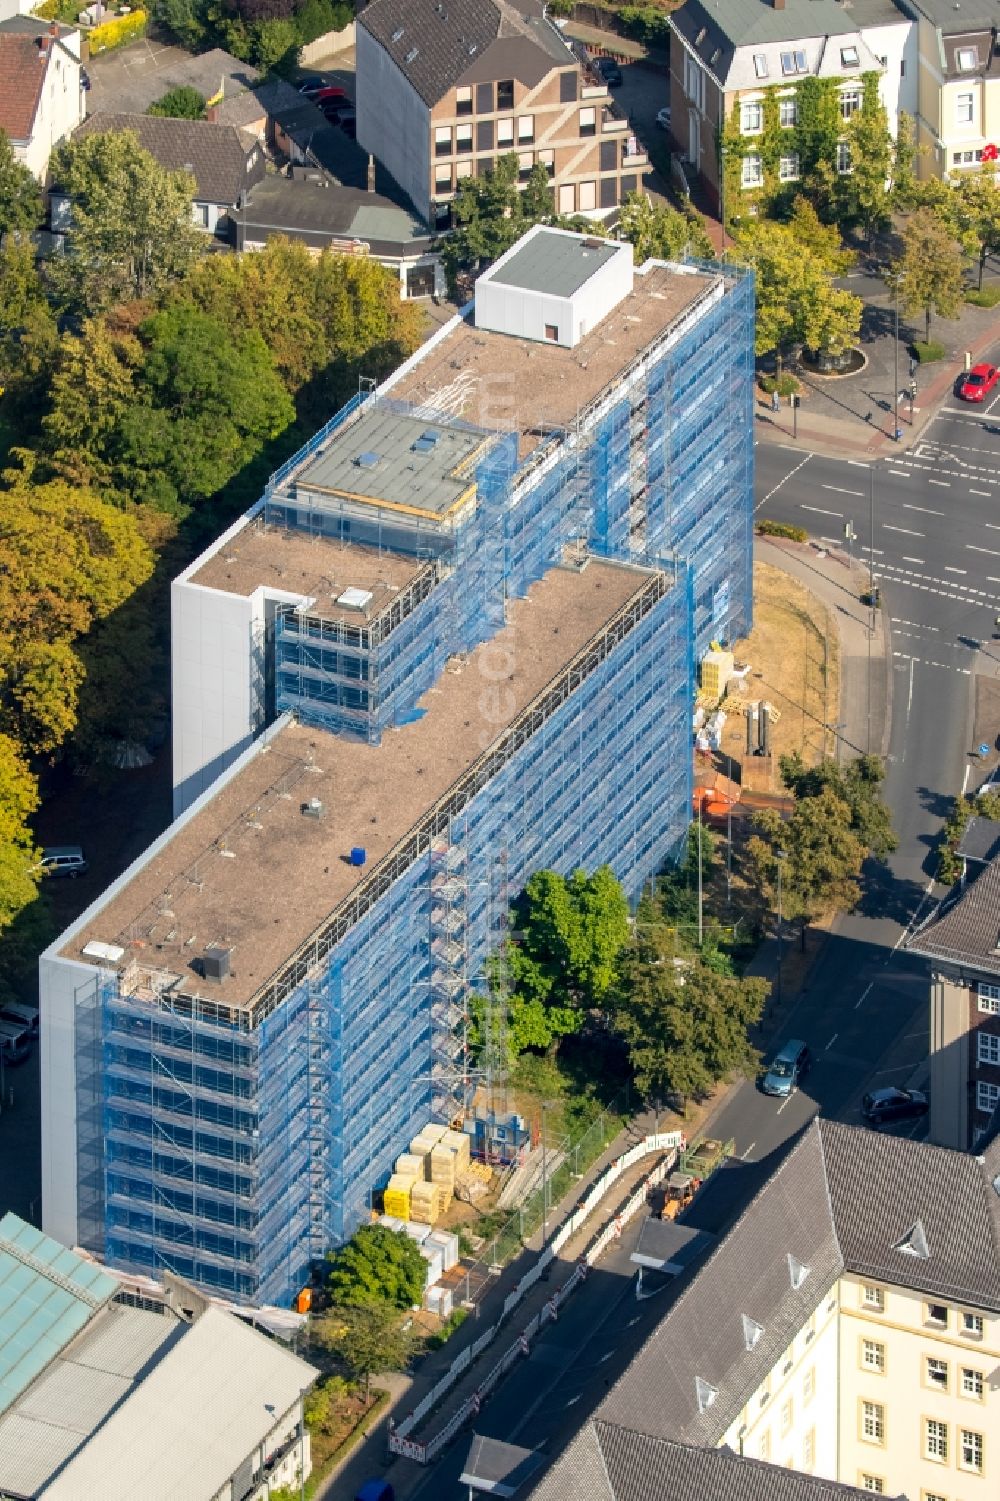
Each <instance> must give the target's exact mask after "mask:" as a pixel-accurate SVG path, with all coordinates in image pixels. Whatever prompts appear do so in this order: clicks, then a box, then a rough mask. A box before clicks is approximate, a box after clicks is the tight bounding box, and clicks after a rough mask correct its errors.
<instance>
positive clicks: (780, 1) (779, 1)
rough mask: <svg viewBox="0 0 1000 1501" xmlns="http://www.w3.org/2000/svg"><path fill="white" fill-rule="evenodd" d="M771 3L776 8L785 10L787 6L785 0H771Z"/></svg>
mask: <svg viewBox="0 0 1000 1501" xmlns="http://www.w3.org/2000/svg"><path fill="white" fill-rule="evenodd" d="M771 4H772V5H773V6H774V8H775V10H784V8H785V0H771Z"/></svg>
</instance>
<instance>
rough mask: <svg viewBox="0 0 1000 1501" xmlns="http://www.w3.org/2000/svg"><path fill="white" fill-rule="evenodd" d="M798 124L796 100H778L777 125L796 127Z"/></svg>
mask: <svg viewBox="0 0 1000 1501" xmlns="http://www.w3.org/2000/svg"><path fill="white" fill-rule="evenodd" d="M798 123H799V101H798V100H797V99H779V100H778V124H779V125H798Z"/></svg>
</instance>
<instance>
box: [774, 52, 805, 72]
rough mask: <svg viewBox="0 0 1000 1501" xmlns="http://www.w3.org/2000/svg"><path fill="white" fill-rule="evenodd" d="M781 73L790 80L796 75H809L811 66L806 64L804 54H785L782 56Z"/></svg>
mask: <svg viewBox="0 0 1000 1501" xmlns="http://www.w3.org/2000/svg"><path fill="white" fill-rule="evenodd" d="M781 71H782V73H784V75H785V77H786V78H788V77H790V76H791V75H792V74H795V73H808V71H809V65H808V64H807V62H806V55H805V53H804V52H783V53H782V54H781Z"/></svg>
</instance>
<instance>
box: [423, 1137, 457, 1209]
mask: <svg viewBox="0 0 1000 1501" xmlns="http://www.w3.org/2000/svg"><path fill="white" fill-rule="evenodd" d="M429 1161H430V1174H431V1183H432V1184H433V1185H434V1186H435V1187H436V1188H437V1189H438V1191H439V1193H440V1195H441V1201H442V1202H441V1213H442V1214H443V1213H444V1211H445V1210H446V1209H447V1208H448V1205H449V1204H450V1203H451V1201H452V1199H453V1198H454V1197H455V1153H454V1152H452V1151H449V1149H448V1148H447V1147H435V1148H434V1150H433V1151H432V1152H431V1155H430V1159H429Z"/></svg>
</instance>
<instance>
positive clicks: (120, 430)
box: [112, 305, 295, 512]
mask: <svg viewBox="0 0 1000 1501" xmlns="http://www.w3.org/2000/svg"><path fill="white" fill-rule="evenodd" d="M140 336H141V338H142V342H143V344H144V346H145V354H144V358H143V361H142V366H141V369H140V370H139V372H138V373H137V377H136V400H135V401H134V402H133V403H131V404H130V405H129V407H128V409H127V410H126V411H125V412H124V413H123V414H122V416H121V420H120V421H119V423H118V426H117V431H116V433H115V440H114V443H113V445H112V453H113V456H114V461H115V464H116V473H117V476H118V482H119V484H120V485H121V486H122V487H123V488H124V487H125V486H129V487H130V488H131V492H132V494H133V495H134V496H135V497H136V498H137V499H141V500H144V501H146V502H148V503H149V504H150V505H153V506H155V507H157V508H159V509H161V510H165V511H167V512H175V511H177V510H178V509H180V510H182V511H183V510H184V509H185V508H186V507H188V506H191V505H194V504H196V503H197V502H198V501H203V500H207V499H208V498H209V496H211V495H214V494H216V493H217V492H218V491H219V490H221V489H222V488H223V486H224V485H226V484H227V483H228V481H229V480H230V479H232V477H233V475H235V474H236V473H238V472H239V470H241V469H242V468H244V466H245V465H247V464H248V463H249V462H250V461H251V460H252V459H254V458H255V457H256V456H257V455H258V454H259V453H260V451H261V449H262V448H263V446H264V444H265V443H266V442H268V441H269V440H270V439H272V438H275V437H277V435H278V434H279V433H281V432H283V431H284V429H285V428H286V427H288V425H289V424H290V423H291V422H292V421H293V419H294V416H295V409H294V406H293V404H292V400H291V397H290V396H289V394H288V392H287V391H286V390H285V387H284V386H283V385H282V382H281V380H280V379H279V377H278V375H277V372H276V371H275V368H274V363H273V361H272V359H271V356H270V354H269V353H268V350H267V346H266V344H265V343H264V340H263V339H262V338H261V336H260V334H258V333H256V332H255V331H250V332H248V333H246V334H244V335H243V336H242V337H241V338H236V337H234V336H233V334H231V333H230V332H229V330H228V329H226V328H225V326H224V325H223V324H221V323H220V322H219V321H218V320H217V319H215V318H212V317H210V316H209V315H208V314H206V313H201V312H199V311H198V310H197V309H196V308H193V307H190V306H184V305H181V306H177V307H172V308H168V309H166V310H165V311H164V312H161V313H155V314H154V315H153V317H152V318H148V319H147V320H146V321H145V323H143V324H142V326H141V328H140Z"/></svg>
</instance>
